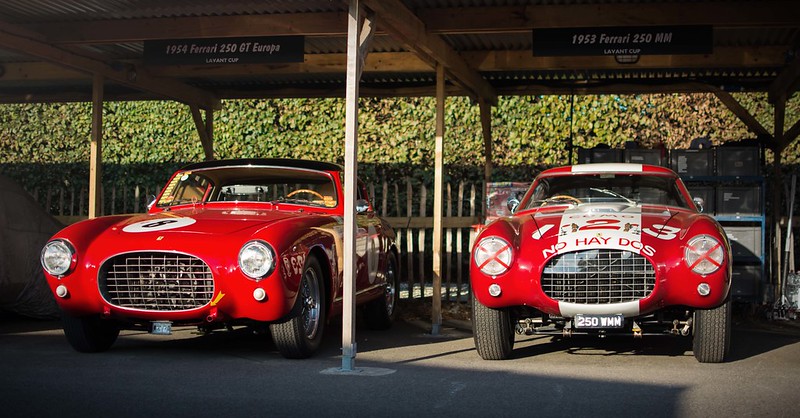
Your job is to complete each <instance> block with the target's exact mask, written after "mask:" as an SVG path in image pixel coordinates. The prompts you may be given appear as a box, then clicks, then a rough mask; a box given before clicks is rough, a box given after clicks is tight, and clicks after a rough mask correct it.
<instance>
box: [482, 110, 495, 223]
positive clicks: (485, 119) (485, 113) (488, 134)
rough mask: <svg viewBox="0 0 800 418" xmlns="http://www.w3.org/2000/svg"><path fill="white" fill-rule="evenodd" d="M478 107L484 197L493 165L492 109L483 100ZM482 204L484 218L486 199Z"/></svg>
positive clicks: (490, 178) (490, 179)
mask: <svg viewBox="0 0 800 418" xmlns="http://www.w3.org/2000/svg"><path fill="white" fill-rule="evenodd" d="M478 106H479V107H480V115H481V116H480V117H481V132H482V133H483V153H484V157H485V158H486V160H485V161H484V163H483V164H484V165H483V185H484V195H486V189H485V187H486V185H487V184H488V183H489V182H490V181H492V170H493V169H494V165H493V163H492V107H491V106H490V105H489V104H488V103H486V102H485V101H483V100H479V101H478ZM481 201H482V202H483V203H482V205H481V207H482V210H483V216H484V218H485V217H486V213H487V212H486V210H487V207H486V199H481Z"/></svg>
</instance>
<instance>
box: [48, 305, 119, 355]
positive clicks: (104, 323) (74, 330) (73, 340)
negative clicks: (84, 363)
mask: <svg viewBox="0 0 800 418" xmlns="http://www.w3.org/2000/svg"><path fill="white" fill-rule="evenodd" d="M62 321H63V324H64V336H66V337H67V341H68V342H69V344H70V345H71V346H72V348H74V349H75V351H79V352H81V353H98V352H101V351H106V350H108V349H109V348H111V346H112V345H114V342H115V341H117V337H118V336H119V327H117V325H116V324H115V323H114V322H113V321H111V320H108V319H102V318H100V317H99V316H97V315H91V316H82V317H74V316H70V315H67V314H64V315H63V318H62Z"/></svg>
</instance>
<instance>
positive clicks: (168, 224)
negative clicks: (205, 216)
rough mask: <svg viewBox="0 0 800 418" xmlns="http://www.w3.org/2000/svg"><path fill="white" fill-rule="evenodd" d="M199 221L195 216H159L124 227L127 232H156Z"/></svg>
mask: <svg viewBox="0 0 800 418" xmlns="http://www.w3.org/2000/svg"><path fill="white" fill-rule="evenodd" d="M195 222H197V220H195V219H194V218H159V219H151V220H149V221H141V222H136V223H135V224H130V225H128V226H126V227H125V228H122V230H123V231H125V232H133V233H137V232H156V231H166V230H168V229H175V228H182V227H184V226H189V225H191V224H193V223H195Z"/></svg>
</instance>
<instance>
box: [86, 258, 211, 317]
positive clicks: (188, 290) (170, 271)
mask: <svg viewBox="0 0 800 418" xmlns="http://www.w3.org/2000/svg"><path fill="white" fill-rule="evenodd" d="M100 271H101V273H100V277H99V282H100V291H101V292H102V293H103V297H104V298H105V299H106V300H107V301H108V302H109V303H111V304H112V305H115V306H120V307H125V308H133V309H142V310H148V311H180V310H187V309H194V308H198V307H201V306H204V305H206V304H208V303H209V302H211V298H212V297H213V295H214V277H213V275H212V274H211V269H210V268H209V267H208V265H206V264H205V263H204V262H203V261H202V260H200V259H199V258H196V257H192V256H189V255H185V254H175V253H156V252H152V253H129V254H122V255H118V256H116V257H114V258H111V259H109V260H108V261H107V262H106V263H105V264H104V265H103V267H102V268H101V270H100Z"/></svg>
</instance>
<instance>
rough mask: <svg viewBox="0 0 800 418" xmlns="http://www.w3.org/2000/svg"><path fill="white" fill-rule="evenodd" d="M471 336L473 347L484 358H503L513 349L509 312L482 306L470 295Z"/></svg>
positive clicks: (512, 327) (507, 356)
mask: <svg viewBox="0 0 800 418" xmlns="http://www.w3.org/2000/svg"><path fill="white" fill-rule="evenodd" d="M472 337H473V338H474V339H475V349H477V350H478V354H479V355H480V356H481V358H483V359H484V360H505V359H507V358H509V357H510V356H511V351H512V350H513V349H514V325H513V323H512V318H511V312H510V311H509V310H508V309H507V308H506V309H492V308H487V307H486V306H483V305H482V304H481V303H480V302H478V299H476V298H475V295H472Z"/></svg>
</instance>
